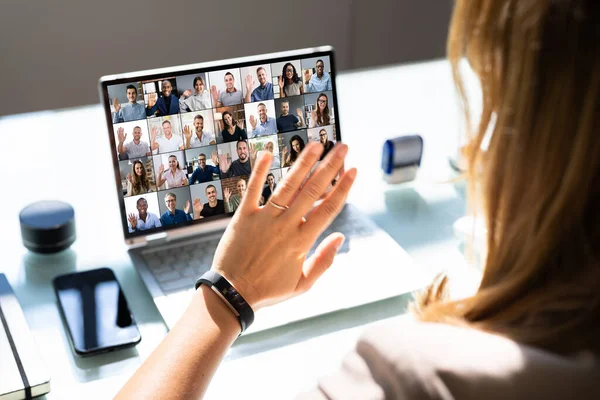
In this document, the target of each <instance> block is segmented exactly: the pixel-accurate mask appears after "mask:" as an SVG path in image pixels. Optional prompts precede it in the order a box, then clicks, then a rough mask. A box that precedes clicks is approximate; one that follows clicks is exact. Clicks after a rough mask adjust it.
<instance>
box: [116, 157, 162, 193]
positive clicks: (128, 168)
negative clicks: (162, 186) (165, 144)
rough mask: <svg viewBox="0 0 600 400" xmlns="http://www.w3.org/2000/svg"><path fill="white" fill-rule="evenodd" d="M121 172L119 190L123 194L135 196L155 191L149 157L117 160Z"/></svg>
mask: <svg viewBox="0 0 600 400" xmlns="http://www.w3.org/2000/svg"><path fill="white" fill-rule="evenodd" d="M119 171H120V172H121V175H120V176H121V192H122V193H123V196H127V197H129V196H137V195H140V194H146V193H149V192H156V181H155V180H154V169H153V167H152V158H151V157H142V158H138V159H137V160H125V161H121V162H119Z"/></svg>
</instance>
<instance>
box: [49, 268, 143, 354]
mask: <svg viewBox="0 0 600 400" xmlns="http://www.w3.org/2000/svg"><path fill="white" fill-rule="evenodd" d="M53 286H54V291H55V292H56V297H57V299H58V308H59V309H60V313H61V315H62V317H63V320H64V322H65V325H66V327H67V332H68V336H69V339H70V342H71V346H72V347H73V351H75V353H76V354H78V355H80V356H88V355H93V354H98V353H105V352H109V351H114V350H119V349H123V348H127V347H133V346H135V345H136V344H138V343H139V342H140V341H141V340H142V336H141V335H140V331H139V330H138V327H137V325H136V323H135V319H134V318H133V315H132V313H131V311H130V310H129V306H128V305H127V299H126V298H125V295H124V294H123V290H122V289H121V286H120V285H119V282H118V281H117V277H116V276H115V274H114V272H113V271H112V270H110V269H109V268H98V269H94V270H90V271H83V272H75V273H71V274H66V275H60V276H57V277H56V278H54V281H53Z"/></svg>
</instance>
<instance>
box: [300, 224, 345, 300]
mask: <svg viewBox="0 0 600 400" xmlns="http://www.w3.org/2000/svg"><path fill="white" fill-rule="evenodd" d="M344 240H345V237H344V235H342V234H341V233H339V232H337V233H332V234H331V235H329V236H327V238H325V240H323V241H322V242H321V243H320V244H319V246H318V247H317V249H316V250H315V252H314V254H313V255H312V256H310V258H308V259H307V260H306V261H305V262H304V266H303V267H302V276H301V277H300V281H299V282H298V285H297V286H296V293H297V294H300V293H304V292H306V291H307V290H308V289H310V288H311V287H312V286H313V285H314V283H315V282H316V281H317V279H319V278H320V277H321V275H323V273H324V272H325V271H327V269H328V268H329V267H330V266H331V264H332V263H333V259H334V257H335V255H336V254H337V252H338V250H339V249H340V248H341V247H342V245H343V244H344Z"/></svg>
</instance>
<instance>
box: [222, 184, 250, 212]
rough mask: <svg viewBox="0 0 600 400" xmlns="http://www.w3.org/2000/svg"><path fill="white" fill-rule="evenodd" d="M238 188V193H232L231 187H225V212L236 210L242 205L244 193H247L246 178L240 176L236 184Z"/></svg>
mask: <svg viewBox="0 0 600 400" xmlns="http://www.w3.org/2000/svg"><path fill="white" fill-rule="evenodd" d="M235 186H236V188H237V191H238V192H237V194H231V189H229V188H228V187H225V188H224V189H223V197H224V198H225V212H226V213H230V212H235V210H237V208H238V207H239V206H240V203H241V202H242V199H243V198H244V193H246V179H244V178H240V179H239V180H238V181H237V183H236V184H235Z"/></svg>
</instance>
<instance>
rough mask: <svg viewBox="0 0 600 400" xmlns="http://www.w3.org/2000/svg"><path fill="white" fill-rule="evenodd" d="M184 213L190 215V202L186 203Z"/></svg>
mask: <svg viewBox="0 0 600 400" xmlns="http://www.w3.org/2000/svg"><path fill="white" fill-rule="evenodd" d="M183 212H185V213H186V214H189V213H190V201H189V200H188V201H186V202H185V207H183Z"/></svg>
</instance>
